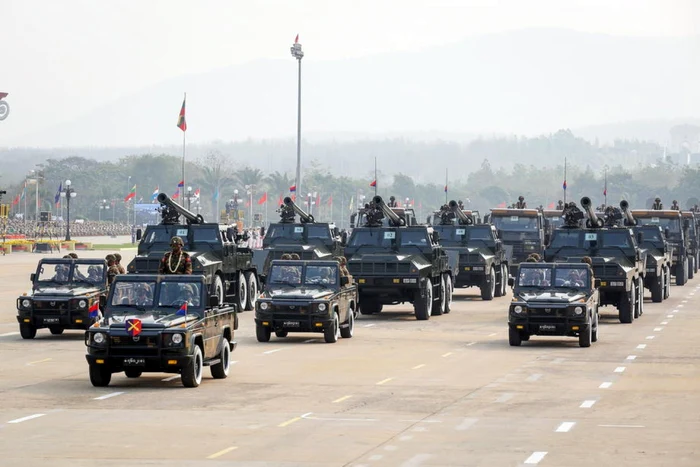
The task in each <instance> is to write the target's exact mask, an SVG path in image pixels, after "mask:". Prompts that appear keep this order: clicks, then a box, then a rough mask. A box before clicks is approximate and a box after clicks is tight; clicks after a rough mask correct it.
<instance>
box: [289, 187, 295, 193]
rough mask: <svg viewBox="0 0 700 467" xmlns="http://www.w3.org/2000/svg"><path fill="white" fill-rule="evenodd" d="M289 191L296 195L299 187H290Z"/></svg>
mask: <svg viewBox="0 0 700 467" xmlns="http://www.w3.org/2000/svg"><path fill="white" fill-rule="evenodd" d="M289 191H291V192H292V193H294V192H295V191H297V186H296V185H292V186H290V187H289Z"/></svg>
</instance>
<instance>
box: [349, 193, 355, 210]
mask: <svg viewBox="0 0 700 467" xmlns="http://www.w3.org/2000/svg"><path fill="white" fill-rule="evenodd" d="M354 201H355V197H354V196H351V197H350V212H352V209H353V205H354V204H355V203H354Z"/></svg>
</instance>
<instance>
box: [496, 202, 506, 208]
mask: <svg viewBox="0 0 700 467" xmlns="http://www.w3.org/2000/svg"><path fill="white" fill-rule="evenodd" d="M498 207H499V208H504V207H506V203H501V204H499V205H498Z"/></svg>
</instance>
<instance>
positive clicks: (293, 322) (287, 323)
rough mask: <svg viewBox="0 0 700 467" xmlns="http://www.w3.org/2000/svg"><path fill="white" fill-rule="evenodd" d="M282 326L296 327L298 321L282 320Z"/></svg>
mask: <svg viewBox="0 0 700 467" xmlns="http://www.w3.org/2000/svg"><path fill="white" fill-rule="evenodd" d="M282 326H284V327H285V328H298V327H299V321H284V322H283V323H282Z"/></svg>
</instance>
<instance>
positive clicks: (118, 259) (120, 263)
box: [114, 253, 126, 274]
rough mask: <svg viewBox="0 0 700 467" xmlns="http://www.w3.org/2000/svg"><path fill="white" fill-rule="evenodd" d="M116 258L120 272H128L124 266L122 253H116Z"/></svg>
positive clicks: (116, 264)
mask: <svg viewBox="0 0 700 467" xmlns="http://www.w3.org/2000/svg"><path fill="white" fill-rule="evenodd" d="M114 258H115V259H116V263H115V266H117V269H119V274H126V269H124V266H122V255H120V254H119V253H114Z"/></svg>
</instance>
